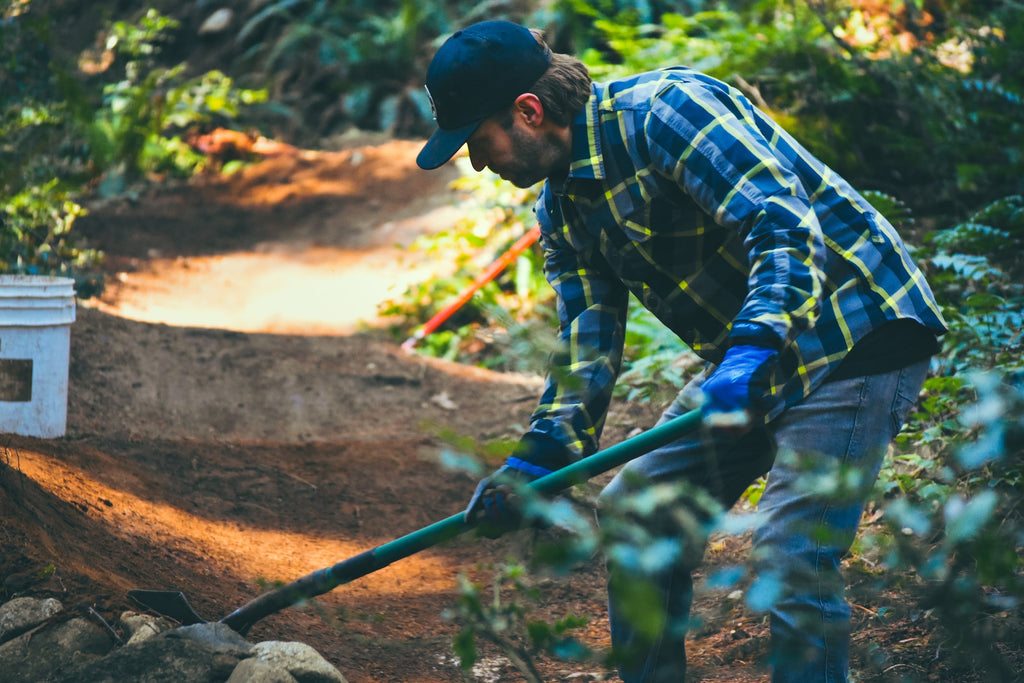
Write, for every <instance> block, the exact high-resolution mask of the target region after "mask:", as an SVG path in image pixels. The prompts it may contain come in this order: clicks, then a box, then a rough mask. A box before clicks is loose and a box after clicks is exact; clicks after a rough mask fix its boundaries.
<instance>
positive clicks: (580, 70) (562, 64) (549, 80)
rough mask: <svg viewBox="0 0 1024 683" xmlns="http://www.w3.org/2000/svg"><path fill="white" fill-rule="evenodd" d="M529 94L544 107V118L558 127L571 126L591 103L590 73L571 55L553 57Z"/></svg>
mask: <svg viewBox="0 0 1024 683" xmlns="http://www.w3.org/2000/svg"><path fill="white" fill-rule="evenodd" d="M530 92H532V93H533V94H534V95H536V96H537V99H539V100H540V103H541V104H542V105H544V114H545V116H547V117H548V118H549V119H551V120H552V121H553V122H554V123H555V124H557V125H559V126H568V125H569V124H570V123H572V120H573V119H574V118H576V115H577V114H578V113H580V112H581V111H582V110H583V107H584V105H586V103H587V100H588V99H590V72H588V71H587V67H586V66H584V64H583V62H581V61H580V60H578V59H576V58H575V57H573V56H572V55H566V54H561V53H558V52H553V53H551V66H549V67H548V69H547V71H545V72H544V73H543V75H541V77H540V78H538V79H537V80H536V81H535V82H534V84H533V85H532V86H530Z"/></svg>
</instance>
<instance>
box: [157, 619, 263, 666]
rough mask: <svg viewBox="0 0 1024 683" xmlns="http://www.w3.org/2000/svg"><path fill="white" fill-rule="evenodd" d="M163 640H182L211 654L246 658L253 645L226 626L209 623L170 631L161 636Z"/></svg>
mask: <svg viewBox="0 0 1024 683" xmlns="http://www.w3.org/2000/svg"><path fill="white" fill-rule="evenodd" d="M163 637H165V638H182V639H185V640H193V641H195V642H197V643H200V644H202V645H203V646H205V647H206V648H207V649H209V650H210V651H211V652H216V653H220V654H227V655H232V656H237V657H239V658H242V657H246V656H248V655H249V654H250V653H251V652H252V650H253V645H252V643H250V642H249V641H248V640H246V639H245V638H243V637H242V636H240V635H239V634H238V633H237V632H236V631H235V630H233V629H232V628H231V627H230V626H228V625H227V624H221V623H219V622H211V623H206V624H193V625H191V626H182V627H180V628H176V629H172V630H170V631H167V632H166V633H164V634H163Z"/></svg>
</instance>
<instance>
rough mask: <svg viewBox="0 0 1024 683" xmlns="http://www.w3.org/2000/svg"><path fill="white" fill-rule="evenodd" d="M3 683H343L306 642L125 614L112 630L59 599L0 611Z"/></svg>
mask: <svg viewBox="0 0 1024 683" xmlns="http://www.w3.org/2000/svg"><path fill="white" fill-rule="evenodd" d="M0 672H3V680H4V681H5V683H130V682H132V681H139V682H141V681H145V682H146V683H158V682H160V681H167V682H171V681H173V682H175V683H179V682H180V681H189V682H190V683H207V682H209V683H213V682H214V681H218V682H223V681H227V682H228V683H346V682H345V677H344V676H342V675H341V673H340V672H339V671H338V670H337V669H336V668H335V667H334V666H332V665H331V664H330V663H329V662H328V661H327V660H325V659H324V658H323V657H322V656H321V655H320V654H319V653H318V652H316V650H314V649H313V648H311V647H309V646H308V645H305V644H303V643H286V642H278V641H266V642H261V643H255V644H253V643H250V642H249V641H247V640H246V639H245V638H243V637H242V636H240V635H239V634H237V633H235V632H234V631H233V630H231V628H230V627H228V626H225V625H224V624H218V623H211V624H196V625H194V626H182V627H178V628H172V625H171V624H170V623H169V622H167V621H166V620H163V619H159V618H156V617H151V616H148V615H143V614H136V613H134V612H125V613H124V614H122V615H121V617H120V619H119V620H118V623H117V624H114V625H111V624H108V623H106V622H105V621H103V620H102V619H101V618H99V616H98V615H93V616H91V617H90V616H74V615H71V616H70V617H69V615H67V614H65V613H64V608H63V606H62V605H61V603H60V601H58V600H55V599H54V598H34V597H19V598H14V599H13V600H10V601H9V602H6V603H4V604H3V605H0Z"/></svg>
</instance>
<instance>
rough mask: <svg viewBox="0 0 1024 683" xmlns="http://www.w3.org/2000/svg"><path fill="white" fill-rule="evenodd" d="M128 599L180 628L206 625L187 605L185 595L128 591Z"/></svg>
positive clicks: (180, 593) (177, 592) (172, 592)
mask: <svg viewBox="0 0 1024 683" xmlns="http://www.w3.org/2000/svg"><path fill="white" fill-rule="evenodd" d="M128 597H129V598H131V599H132V600H134V601H135V602H137V603H138V604H140V605H142V606H143V607H145V608H147V609H151V610H153V611H154V612H156V613H157V614H159V615H161V616H164V617H170V618H171V619H174V620H175V621H176V622H178V623H179V624H181V625H182V626H191V625H192V624H203V623H206V619H203V618H202V617H201V616H199V615H198V614H196V611H195V610H194V609H192V605H190V604H188V599H187V598H185V594H184V593H182V592H180V591H151V590H130V591H128Z"/></svg>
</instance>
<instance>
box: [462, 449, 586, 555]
mask: <svg viewBox="0 0 1024 683" xmlns="http://www.w3.org/2000/svg"><path fill="white" fill-rule="evenodd" d="M566 453H567V451H566V449H565V447H564V446H562V445H561V444H559V443H558V442H556V441H555V440H554V439H551V438H550V437H547V436H540V435H537V434H533V433H527V434H526V435H525V436H524V437H523V439H522V440H521V441H520V442H519V445H518V446H517V447H516V450H515V452H514V453H513V454H512V456H511V457H510V458H509V459H508V460H507V461H506V462H505V464H504V465H502V466H501V468H499V469H498V470H497V471H496V472H495V473H494V474H492V475H491V476H489V477H486V478H484V479H483V480H482V481H481V482H480V483H479V484H478V485H477V487H476V490H475V491H474V492H473V497H472V498H471V499H470V501H469V505H467V506H466V512H465V519H466V521H467V522H469V523H473V524H476V525H477V527H478V529H479V530H480V533H482V534H483V535H485V536H488V537H490V538H497V537H498V536H500V535H501V534H503V533H505V532H506V531H511V530H513V529H517V528H519V526H520V525H521V524H522V522H523V510H522V499H521V498H520V496H519V495H518V494H517V489H520V488H522V487H523V486H524V485H526V484H528V483H530V482H531V481H535V480H537V479H540V478H541V477H543V476H545V475H548V474H551V472H553V471H554V470H556V469H559V468H561V467H563V466H565V465H566V464H568V458H567V455H566Z"/></svg>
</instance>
